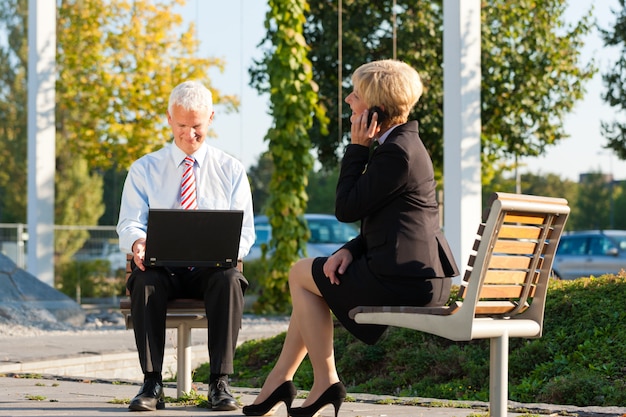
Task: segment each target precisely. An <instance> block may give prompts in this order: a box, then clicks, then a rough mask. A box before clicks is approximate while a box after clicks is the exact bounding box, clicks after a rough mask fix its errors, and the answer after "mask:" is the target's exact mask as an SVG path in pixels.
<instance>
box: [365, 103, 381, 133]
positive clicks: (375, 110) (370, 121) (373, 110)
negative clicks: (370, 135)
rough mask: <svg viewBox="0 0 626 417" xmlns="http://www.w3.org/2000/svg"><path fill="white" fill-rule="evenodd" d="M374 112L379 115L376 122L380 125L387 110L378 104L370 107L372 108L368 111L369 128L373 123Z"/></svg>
mask: <svg viewBox="0 0 626 417" xmlns="http://www.w3.org/2000/svg"><path fill="white" fill-rule="evenodd" d="M374 113H376V114H377V115H378V119H377V122H376V123H378V126H380V124H381V123H382V122H383V120H385V112H384V111H383V109H381V108H380V107H378V106H373V107H370V109H369V110H368V111H367V128H368V129H369V127H370V125H371V124H372V116H374Z"/></svg>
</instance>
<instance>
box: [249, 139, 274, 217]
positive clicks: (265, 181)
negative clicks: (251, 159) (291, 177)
mask: <svg viewBox="0 0 626 417" xmlns="http://www.w3.org/2000/svg"><path fill="white" fill-rule="evenodd" d="M272 175H274V164H273V163H272V155H271V154H270V153H269V151H266V152H263V153H262V154H261V156H260V157H259V160H258V162H257V164H256V165H253V166H251V167H250V168H249V169H248V179H249V180H250V188H251V190H252V201H253V202H254V213H255V214H261V213H265V210H266V209H267V201H268V199H269V196H270V189H269V187H270V181H271V179H272Z"/></svg>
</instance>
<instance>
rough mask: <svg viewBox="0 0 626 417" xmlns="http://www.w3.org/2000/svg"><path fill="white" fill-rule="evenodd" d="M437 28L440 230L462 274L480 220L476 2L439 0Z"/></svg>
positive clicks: (479, 80) (478, 54)
mask: <svg viewBox="0 0 626 417" xmlns="http://www.w3.org/2000/svg"><path fill="white" fill-rule="evenodd" d="M443 24H444V29H443V64H444V70H443V87H444V88H443V97H444V99H443V137H444V153H443V169H444V171H443V176H444V185H443V189H444V232H445V235H446V237H447V238H448V240H449V243H450V246H451V248H452V251H453V252H454V256H455V258H456V261H457V264H458V265H459V267H460V268H461V272H463V271H464V270H465V265H467V260H468V259H469V254H470V251H471V248H472V244H473V242H474V238H475V236H476V230H477V228H478V223H479V221H480V216H481V183H480V175H481V169H480V166H481V164H480V129H481V123H480V82H481V72H480V38H481V37H480V0H462V1H461V0H444V2H443ZM457 282H460V278H457Z"/></svg>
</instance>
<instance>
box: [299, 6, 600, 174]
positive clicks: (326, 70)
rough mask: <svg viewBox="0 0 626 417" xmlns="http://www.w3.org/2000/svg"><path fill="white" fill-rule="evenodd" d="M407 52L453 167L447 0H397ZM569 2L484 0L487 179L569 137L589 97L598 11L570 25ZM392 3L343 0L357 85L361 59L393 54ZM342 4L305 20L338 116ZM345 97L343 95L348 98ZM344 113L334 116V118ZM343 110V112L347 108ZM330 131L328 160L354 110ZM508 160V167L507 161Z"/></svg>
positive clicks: (420, 116)
mask: <svg viewBox="0 0 626 417" xmlns="http://www.w3.org/2000/svg"><path fill="white" fill-rule="evenodd" d="M396 3H397V6H396V7H397V9H398V10H399V13H398V14H397V51H398V52H397V58H398V59H400V60H403V61H406V62H407V63H409V64H411V65H413V66H414V67H415V68H416V69H418V71H419V72H420V74H421V75H422V77H423V78H424V83H425V86H426V90H425V94H424V96H423V98H422V99H421V100H420V103H418V105H417V106H416V108H415V109H414V111H413V114H412V115H411V117H412V118H415V119H417V120H418V121H419V122H420V136H421V138H422V140H423V141H424V143H425V145H426V147H427V148H428V150H429V151H430V153H431V155H432V158H433V162H434V165H435V169H436V171H437V173H438V176H440V175H441V172H442V166H443V67H442V65H443V45H442V40H443V37H442V28H443V8H442V1H441V0H435V1H424V0H397V1H396ZM565 7H566V1H565V0H539V1H533V2H526V1H524V2H511V1H506V0H489V1H485V2H483V3H482V12H481V20H482V56H481V66H482V76H483V83H482V91H481V95H482V97H481V101H482V104H481V106H482V107H481V114H482V135H481V140H482V149H483V152H482V157H483V158H482V159H483V175H484V179H483V180H484V181H488V180H489V178H491V176H492V175H493V171H492V166H493V164H494V162H495V161H498V160H502V159H503V158H510V157H511V156H515V155H517V156H518V157H524V156H536V155H539V154H541V153H542V152H543V151H544V150H545V148H546V147H547V146H550V145H553V144H556V143H557V142H559V141H560V140H562V139H565V138H566V137H567V136H566V133H565V131H564V128H563V123H562V120H563V118H564V116H565V115H566V114H567V113H568V112H569V111H571V109H572V108H573V106H574V104H575V102H576V101H577V100H579V99H581V98H582V96H583V92H584V89H583V85H584V82H585V81H586V80H589V79H590V78H591V77H592V75H593V73H594V71H595V69H594V68H593V66H592V65H591V64H586V65H583V64H581V63H580V51H579V49H580V46H581V45H582V38H583V36H584V35H585V34H587V33H588V32H589V30H590V17H591V14H590V13H589V14H588V15H587V16H586V17H585V18H583V19H582V20H581V21H579V22H577V23H576V24H574V25H573V26H567V25H565V23H564V21H563V12H564V9H565ZM391 8H392V1H391V0H382V1H373V0H354V1H350V2H347V1H344V2H343V13H344V15H343V37H342V42H343V43H342V44H343V54H342V57H341V58H342V59H341V64H342V74H344V77H343V78H342V80H340V82H341V85H342V86H343V88H342V95H343V97H345V95H346V94H347V93H348V88H349V87H350V84H351V83H350V82H349V81H350V80H349V78H348V77H349V76H350V73H351V71H352V70H353V69H354V68H356V67H357V66H358V65H360V64H362V63H364V62H367V61H371V60H376V59H381V58H391V57H392V53H391V52H392V42H393V21H392V16H393V13H392V10H391ZM337 27H338V23H337V2H331V1H320V2H313V3H312V5H311V13H310V15H309V17H308V19H307V24H306V26H305V36H306V39H307V43H308V44H309V45H311V61H312V62H313V70H314V74H315V78H314V79H315V80H317V81H319V84H320V97H321V98H320V100H321V102H322V103H323V104H324V106H325V107H326V108H327V109H328V114H329V115H337V113H338V110H337V109H338V104H339V103H338V92H337V85H338V84H339V80H338V79H337V74H338V62H339V61H338V59H337V57H338V52H337V49H338V42H337V39H338V38H337ZM343 97H340V98H339V100H342V99H343ZM333 117H334V116H333ZM337 117H339V116H337ZM341 117H342V123H341V129H342V132H338V129H339V124H336V123H331V124H330V125H329V135H325V134H324V132H322V131H321V130H319V129H317V125H314V127H313V129H312V131H311V139H312V142H313V144H314V145H315V147H316V148H317V152H318V156H319V159H320V161H321V162H322V164H323V165H324V166H327V167H332V166H335V165H337V161H336V159H337V153H338V151H340V150H341V147H342V146H343V145H344V144H345V143H347V134H348V132H349V131H350V129H349V127H348V125H349V123H348V119H349V109H348V106H342V114H341ZM505 167H506V166H505Z"/></svg>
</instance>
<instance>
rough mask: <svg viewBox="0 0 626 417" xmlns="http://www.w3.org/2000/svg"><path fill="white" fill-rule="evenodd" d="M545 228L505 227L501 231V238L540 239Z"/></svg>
mask: <svg viewBox="0 0 626 417" xmlns="http://www.w3.org/2000/svg"><path fill="white" fill-rule="evenodd" d="M542 231H543V228H541V227H537V226H520V225H503V226H502V228H501V229H500V234H499V236H500V237H501V238H506V239H509V238H512V239H538V238H539V237H540V236H541V232H542Z"/></svg>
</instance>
